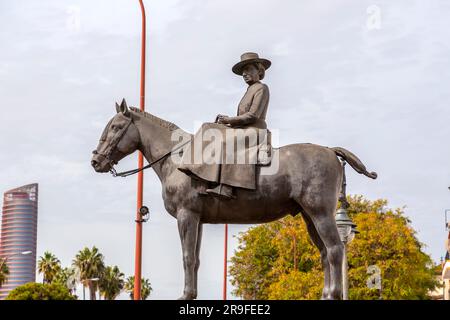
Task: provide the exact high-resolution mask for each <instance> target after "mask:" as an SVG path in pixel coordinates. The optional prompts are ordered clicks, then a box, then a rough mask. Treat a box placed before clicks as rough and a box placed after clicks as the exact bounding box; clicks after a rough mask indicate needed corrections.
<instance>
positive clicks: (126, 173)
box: [109, 140, 191, 178]
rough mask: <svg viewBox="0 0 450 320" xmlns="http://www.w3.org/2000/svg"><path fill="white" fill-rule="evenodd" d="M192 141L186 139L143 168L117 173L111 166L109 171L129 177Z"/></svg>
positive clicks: (116, 175) (117, 175)
mask: <svg viewBox="0 0 450 320" xmlns="http://www.w3.org/2000/svg"><path fill="white" fill-rule="evenodd" d="M190 142H191V141H190V140H189V141H186V142H185V143H183V144H182V145H180V146H178V147H177V148H175V149H174V150H171V151H169V152H167V153H165V154H164V155H162V156H161V157H159V158H158V159H156V160H155V161H152V162H150V163H149V164H148V165H146V166H145V167H142V168H136V169H133V170H128V171H123V172H119V173H117V171H116V169H114V167H113V166H111V169H110V170H109V172H111V174H112V176H113V177H122V178H125V177H128V176H131V175H133V174H136V173H138V172H141V171H143V170H145V169H148V168H151V167H152V166H153V165H154V164H156V163H158V162H159V161H161V160H163V159H165V158H167V157H168V156H170V155H172V153H174V152H175V151H177V150H179V149H181V147H184V146H185V145H187V144H188V143H190Z"/></svg>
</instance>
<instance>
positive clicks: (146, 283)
mask: <svg viewBox="0 0 450 320" xmlns="http://www.w3.org/2000/svg"><path fill="white" fill-rule="evenodd" d="M152 290H153V289H152V286H151V284H150V280H148V279H146V278H142V279H141V300H146V299H147V298H148V297H149V296H150V293H151V292H152ZM125 291H127V292H128V293H129V294H130V298H131V300H133V299H134V276H130V277H128V278H127V282H126V283H125Z"/></svg>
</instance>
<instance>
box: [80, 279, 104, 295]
mask: <svg viewBox="0 0 450 320" xmlns="http://www.w3.org/2000/svg"><path fill="white" fill-rule="evenodd" d="M99 280H100V278H90V279H84V280H82V281H81V282H82V283H83V300H86V295H85V286H84V284H85V282H86V281H99Z"/></svg>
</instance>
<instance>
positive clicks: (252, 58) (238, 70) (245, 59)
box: [231, 52, 272, 76]
mask: <svg viewBox="0 0 450 320" xmlns="http://www.w3.org/2000/svg"><path fill="white" fill-rule="evenodd" d="M255 62H260V63H262V65H263V66H264V68H266V70H267V69H269V68H270V65H271V64H272V62H270V61H269V60H267V59H263V58H260V57H259V56H258V54H257V53H254V52H246V53H244V54H243V55H241V61H240V62H238V63H236V64H235V65H234V66H233V68H232V69H231V70H233V72H234V73H235V74H237V75H239V76H242V70H243V69H244V67H245V66H246V65H247V64H249V63H255Z"/></svg>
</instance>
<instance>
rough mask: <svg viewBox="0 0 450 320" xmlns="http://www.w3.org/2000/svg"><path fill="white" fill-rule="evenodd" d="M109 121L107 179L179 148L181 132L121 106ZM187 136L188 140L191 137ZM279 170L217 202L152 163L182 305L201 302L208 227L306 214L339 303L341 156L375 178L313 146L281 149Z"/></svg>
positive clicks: (100, 153)
mask: <svg viewBox="0 0 450 320" xmlns="http://www.w3.org/2000/svg"><path fill="white" fill-rule="evenodd" d="M116 108H117V115H116V116H114V118H113V119H112V120H111V121H110V123H109V124H108V126H107V127H106V128H105V131H104V133H103V135H102V138H101V140H100V143H99V145H98V147H97V149H96V150H95V151H94V156H93V158H92V163H91V164H92V166H93V167H94V169H95V170H96V171H97V172H108V171H109V170H111V168H112V166H113V165H114V164H116V163H117V162H118V161H119V160H121V159H122V158H124V157H125V156H127V155H129V154H131V153H133V152H134V151H136V150H140V151H141V152H142V153H143V154H144V156H145V158H146V159H147V161H149V162H152V161H154V160H155V159H158V158H159V157H161V156H162V155H164V154H167V152H170V150H172V148H173V147H174V145H175V144H176V142H174V141H172V139H171V136H172V134H173V131H174V130H181V129H179V128H178V127H177V126H176V125H174V124H172V123H170V122H167V121H165V120H162V119H159V118H157V117H155V116H152V115H150V114H148V113H143V112H140V111H139V110H137V109H135V108H132V109H131V110H130V109H129V108H128V107H127V106H126V103H125V101H123V102H122V104H121V105H120V106H119V105H117V104H116ZM182 134H183V135H185V136H187V137H190V136H191V135H190V134H189V133H186V132H183V133H182ZM275 152H278V157H279V169H278V171H277V173H276V174H274V175H258V178H257V190H256V191H249V190H245V189H239V190H237V192H236V199H232V200H226V201H223V200H219V199H217V198H215V197H209V196H204V195H200V193H201V192H204V190H205V189H206V188H207V187H208V186H206V185H205V184H204V183H202V182H200V181H195V180H192V179H191V178H190V177H188V176H187V175H185V174H184V173H182V172H181V171H179V170H177V166H178V165H177V164H176V163H175V162H174V161H173V159H172V158H171V157H166V158H164V159H163V160H161V161H159V162H158V163H155V164H154V165H153V169H154V170H155V172H156V173H157V175H158V177H159V179H160V180H161V184H162V196H163V199H164V205H165V208H166V210H167V211H168V212H169V213H170V214H171V215H172V216H173V217H174V218H176V219H177V221H178V230H179V234H180V238H181V243H182V249H183V263H184V273H185V285H184V294H183V296H182V297H181V299H195V298H196V297H197V272H198V269H199V265H200V261H199V256H200V254H199V251H200V242H201V237H202V225H203V224H204V223H229V224H254V223H265V222H270V221H274V220H277V219H280V218H282V217H284V216H286V215H288V214H292V215H296V214H297V213H299V212H300V213H301V214H302V216H303V218H304V220H305V222H306V225H307V228H308V232H309V235H310V237H311V239H312V241H313V242H314V244H315V245H316V246H317V248H318V249H319V250H320V254H321V258H322V265H323V270H324V279H325V280H324V289H323V295H322V298H323V299H341V295H342V259H343V250H344V247H343V244H342V242H341V240H340V238H339V234H338V230H337V227H336V223H335V219H334V215H335V210H336V205H337V201H338V197H339V193H340V188H341V183H342V177H343V170H342V166H341V163H340V161H339V159H338V157H337V156H340V157H342V158H344V159H345V160H346V161H347V162H348V163H349V164H350V165H351V166H352V167H353V168H354V169H355V170H356V171H357V172H359V173H362V174H364V175H366V176H368V177H370V178H376V173H373V172H372V173H369V172H367V171H366V169H365V167H364V165H363V164H362V163H361V161H360V160H359V159H358V158H357V157H356V156H355V155H353V154H352V153H351V152H349V151H347V150H345V149H343V148H327V147H322V146H318V145H313V144H292V145H288V146H283V147H281V148H279V149H276V151H275Z"/></svg>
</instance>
